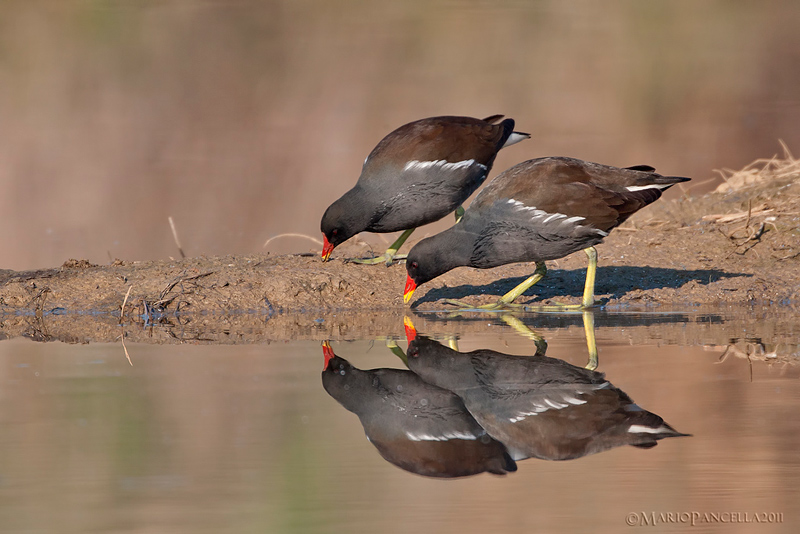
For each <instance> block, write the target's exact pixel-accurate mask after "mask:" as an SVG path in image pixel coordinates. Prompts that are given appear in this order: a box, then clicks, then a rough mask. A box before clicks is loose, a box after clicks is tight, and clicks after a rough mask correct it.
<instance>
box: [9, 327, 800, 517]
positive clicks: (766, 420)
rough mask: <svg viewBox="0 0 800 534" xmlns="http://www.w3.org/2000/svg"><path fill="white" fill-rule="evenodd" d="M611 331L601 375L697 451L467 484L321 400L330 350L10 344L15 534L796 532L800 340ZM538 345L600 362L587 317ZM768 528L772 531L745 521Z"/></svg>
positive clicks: (504, 341)
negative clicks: (679, 339)
mask: <svg viewBox="0 0 800 534" xmlns="http://www.w3.org/2000/svg"><path fill="white" fill-rule="evenodd" d="M612 322H615V323H616V324H617V326H602V325H600V324H599V323H598V327H597V329H596V336H597V347H598V352H599V367H598V371H601V372H603V373H605V375H606V376H605V378H606V380H608V381H609V382H611V383H612V384H613V385H614V387H616V388H619V389H620V390H622V391H624V392H625V393H626V394H627V395H629V396H630V397H631V398H632V399H633V400H634V401H635V402H636V403H637V404H638V405H639V406H641V407H642V408H643V409H644V410H647V411H650V412H653V413H655V414H658V416H660V417H662V418H663V419H664V421H666V423H668V424H669V425H670V426H672V427H673V428H674V429H675V430H677V431H678V432H682V433H687V434H692V436H691V437H674V438H668V439H663V440H661V441H659V442H658V445H657V446H655V447H653V448H649V449H642V448H635V447H631V446H627V445H626V446H619V447H615V448H611V449H609V450H606V451H603V452H598V453H596V454H590V455H587V456H584V457H581V458H578V459H574V460H567V461H546V460H541V459H533V458H531V459H526V460H518V461H517V462H516V467H517V470H516V472H510V473H508V474H507V475H504V476H498V475H492V474H488V473H483V474H479V475H475V476H469V477H464V478H459V479H452V480H443V479H437V478H429V477H423V476H420V475H417V474H412V473H410V472H407V471H405V470H402V469H400V468H399V467H397V466H395V465H393V464H392V463H389V462H387V461H386V460H384V459H383V458H382V457H381V455H380V454H379V452H378V450H377V449H376V446H375V445H373V444H372V443H371V442H370V441H368V440H367V439H365V432H364V428H363V427H362V425H361V422H360V421H359V418H358V417H357V416H356V415H355V414H354V413H351V412H350V411H348V410H347V409H345V408H344V407H343V406H342V405H341V404H340V403H339V402H337V400H335V399H334V398H333V397H332V396H331V395H330V394H329V393H328V392H326V390H325V389H324V388H323V380H322V371H323V365H324V356H323V349H322V347H321V346H320V342H319V341H311V340H303V341H286V342H282V343H270V344H261V345H233V346H231V345H227V346H220V345H147V344H132V343H128V344H127V348H128V352H129V353H130V357H131V359H132V362H133V366H131V365H129V364H128V362H127V360H126V358H125V354H124V352H123V349H122V346H121V345H119V344H89V345H68V344H63V343H33V342H31V341H27V340H20V339H15V340H8V341H4V342H2V343H0V525H2V531H3V532H195V533H196V532H387V533H388V532H398V533H399V532H409V531H419V532H481V533H486V532H562V531H564V532H590V531H593V532H619V531H622V530H638V529H640V528H641V529H649V530H651V531H658V532H672V531H674V532H687V531H689V532H706V531H719V532H795V531H796V528H797V526H798V525H800V512H798V506H797V503H798V502H800V483H799V482H798V480H800V418H798V417H797V407H798V405H800V380H798V377H800V366H798V365H797V362H798V358H800V356H798V353H799V352H800V350H799V349H798V347H797V345H785V344H784V345H779V346H777V347H776V346H774V345H771V344H770V343H769V342H768V341H766V340H762V341H764V343H763V345H759V344H758V343H757V342H756V341H755V340H753V339H750V340H749V341H745V340H739V341H737V342H736V344H735V346H732V347H726V346H724V345H719V344H714V345H710V344H708V343H700V342H697V344H691V343H685V344H678V345H675V344H671V345H667V344H662V343H661V340H659V339H655V337H656V336H657V334H653V335H652V337H651V338H650V339H649V340H646V342H641V341H640V338H641V336H637V335H635V330H636V329H637V328H641V327H637V326H635V325H633V326H632V325H627V326H626V324H625V319H624V316H620V317H618V318H616V319H615V321H609V320H608V318H606V320H605V322H604V323H603V324H609V323H612ZM724 325H725V322H724V321H720V323H719V325H718V327H719V328H723V327H724ZM710 328H712V329H713V328H715V326H713V325H712V326H711V327H710ZM473 330H475V328H473ZM537 332H538V333H539V334H541V335H542V336H543V338H545V339H546V340H547V344H548V347H547V353H546V354H547V356H549V357H551V358H557V359H560V360H563V361H565V362H567V363H569V364H572V365H574V366H577V367H582V366H584V365H585V364H586V362H587V358H588V352H587V351H588V349H587V343H586V338H585V334H584V329H583V327H582V326H581V325H580V321H577V322H575V323H574V324H573V326H570V327H568V328H540V329H538V330H537ZM421 334H424V332H421ZM438 337H439V341H440V342H441V343H442V345H443V346H446V345H447V344H448V341H449V340H448V339H446V336H444V337H442V336H438ZM454 337H457V338H458V340H457V345H458V349H459V350H460V351H461V352H469V351H474V350H486V349H488V350H494V351H497V352H500V353H503V354H506V355H518V356H528V357H532V356H533V355H534V354H535V352H536V345H535V344H534V341H533V340H532V339H530V338H529V337H525V336H523V335H521V334H520V332H519V331H517V330H515V329H513V328H511V327H509V326H501V325H500V324H499V321H487V324H486V328H485V329H483V330H481V329H478V330H476V331H470V332H464V333H460V334H458V335H457V336H454ZM633 340H636V341H635V342H634V341H633ZM397 344H398V345H399V348H400V349H402V350H403V351H404V350H405V348H406V342H405V340H398V342H397ZM331 349H332V351H333V352H334V353H335V354H336V355H337V356H338V357H340V358H344V359H345V360H347V361H348V362H349V364H351V365H353V366H354V367H356V368H358V369H375V368H395V369H405V366H404V364H403V361H402V360H401V359H400V358H399V357H398V355H397V354H395V353H393V352H392V351H390V350H389V348H387V346H386V342H385V340H367V339H361V340H355V341H350V342H337V341H332V342H331ZM726 350H727V355H725V356H724V357H722V356H723V354H724V353H725V351H726ZM395 352H397V350H395ZM771 352H772V353H773V354H770V353H771ZM748 355H749V356H748ZM772 356H777V357H772ZM721 357H722V358H721ZM467 358H468V357H467ZM412 368H413V365H412ZM407 372H409V373H410V371H407ZM467 404H468V403H467ZM540 415H541V414H540ZM536 417H538V416H536ZM693 512H694V513H696V515H694V516H691V515H690V514H692V513H693ZM653 513H654V514H655V515H653ZM642 514H645V516H646V519H643V515H642ZM680 514H684V515H682V516H681V515H680ZM704 514H708V516H706V515H704ZM711 514H715V517H716V518H717V519H714V517H712V516H711ZM726 514H727V515H726ZM754 514H761V515H760V516H758V519H765V520H767V521H772V522H773V523H772V524H758V525H756V524H752V523H748V524H745V523H743V521H755V520H756V516H754ZM770 514H772V515H770ZM781 514H782V515H781ZM653 518H655V520H656V521H657V522H659V525H658V526H656V527H655V528H653V527H650V526H633V527H630V526H627V524H626V522H631V523H635V524H636V525H642V524H643V523H644V522H645V521H652V520H653ZM692 520H694V521H695V523H696V524H695V526H692V525H691V524H690V523H691V521H692ZM722 521H725V523H722ZM734 522H735V524H734Z"/></svg>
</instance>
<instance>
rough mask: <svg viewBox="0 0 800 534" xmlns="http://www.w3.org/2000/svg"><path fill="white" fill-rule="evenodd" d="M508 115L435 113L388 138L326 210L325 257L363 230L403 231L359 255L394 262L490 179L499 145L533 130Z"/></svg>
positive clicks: (504, 144)
mask: <svg viewBox="0 0 800 534" xmlns="http://www.w3.org/2000/svg"><path fill="white" fill-rule="evenodd" d="M502 118H503V116H502V115H493V116H491V117H487V118H485V119H483V120H480V119H475V118H472V117H431V118H428V119H422V120H418V121H415V122H411V123H409V124H406V125H404V126H401V127H400V128H398V129H396V130H395V131H393V132H391V133H390V134H389V135H387V136H386V137H384V138H383V140H381V142H380V143H378V145H377V146H376V147H375V148H374V149H373V150H372V152H371V153H370V154H369V156H367V159H366V160H364V166H363V168H362V170H361V176H360V177H359V178H358V182H357V183H356V185H355V186H354V187H353V188H352V189H350V190H349V191H348V192H347V193H345V194H344V195H343V196H342V197H341V198H340V199H338V200H337V201H336V202H334V203H333V204H331V205H330V207H328V209H327V210H326V211H325V214H324V215H323V216H322V222H321V223H320V228H321V230H322V234H323V238H324V244H323V249H322V259H323V261H327V260H328V258H329V257H330V255H331V252H333V249H334V247H336V246H337V245H339V244H341V243H343V242H344V241H346V240H348V239H350V238H351V237H353V236H354V235H356V234H358V233H359V232H364V231H367V232H379V233H387V232H396V231H400V230H404V232H403V234H402V235H401V236H400V237H399V238H398V239H397V241H395V242H394V243H393V244H392V245H391V246H390V247H389V249H388V250H387V251H386V253H385V254H384V255H383V256H379V257H377V258H371V259H368V260H356V261H358V262H359V263H372V264H374V263H381V262H386V264H387V265H388V264H391V262H392V260H393V259H394V258H395V253H396V252H397V250H398V249H399V248H400V246H401V245H402V244H403V243H404V242H405V240H406V239H407V238H408V236H409V235H411V232H412V231H413V230H414V228H416V227H418V226H422V225H424V224H428V223H432V222H434V221H438V220H439V219H441V218H442V217H444V216H445V215H447V214H448V213H451V212H453V211H456V210H457V209H460V207H461V204H462V203H463V202H464V201H465V200H466V199H467V198H469V196H470V195H471V194H472V193H473V192H475V190H476V189H477V188H478V187H480V185H481V184H482V183H483V182H484V180H485V179H486V176H487V175H488V174H489V171H490V170H491V168H492V164H493V163H494V159H495V156H497V152H498V151H499V150H500V149H501V148H503V147H506V146H509V145H512V144H514V143H517V142H519V141H521V140H523V139H527V138H528V137H530V136H529V135H528V134H525V133H520V132H515V131H514V120H513V119H505V120H503V121H500V119H502ZM498 121H499V122H498ZM458 215H459V213H457V214H456V216H457V217H458Z"/></svg>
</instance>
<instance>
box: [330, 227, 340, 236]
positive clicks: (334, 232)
mask: <svg viewBox="0 0 800 534" xmlns="http://www.w3.org/2000/svg"><path fill="white" fill-rule="evenodd" d="M338 233H339V230H338V229H337V228H334V229H333V230H332V231H331V234H332V235H336V234H338Z"/></svg>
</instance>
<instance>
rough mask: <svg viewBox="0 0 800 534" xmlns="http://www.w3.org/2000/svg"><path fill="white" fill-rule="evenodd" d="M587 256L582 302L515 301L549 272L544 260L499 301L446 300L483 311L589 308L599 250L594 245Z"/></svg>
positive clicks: (592, 304) (592, 297)
mask: <svg viewBox="0 0 800 534" xmlns="http://www.w3.org/2000/svg"><path fill="white" fill-rule="evenodd" d="M584 252H585V253H586V256H587V257H588V258H589V265H588V267H587V268H586V283H585V284H584V288H583V299H582V301H581V303H580V304H562V303H560V302H554V303H548V304H525V305H520V304H516V303H514V301H515V300H516V299H517V298H518V297H520V296H521V295H522V294H523V293H525V292H526V291H527V290H528V289H530V288H531V287H532V286H533V285H534V284H536V283H537V282H539V281H540V280H541V279H542V278H544V276H545V275H546V274H547V267H546V266H545V263H544V262H543V261H537V262H536V270H534V271H533V274H532V275H531V276H529V277H528V278H526V279H525V280H524V281H523V282H522V283H520V284H519V285H517V286H516V287H515V288H514V289H512V290H511V291H509V292H508V293H506V294H505V295H503V296H502V297H500V299H499V300H498V301H497V302H493V303H491V304H483V305H481V306H474V305H471V304H469V303H467V302H464V301H463V300H453V299H448V300H446V301H445V302H446V303H448V304H452V305H454V306H458V307H460V308H463V309H470V310H482V311H502V310H520V309H521V310H524V311H544V312H563V311H583V310H588V309H590V308H592V307H594V305H595V300H594V283H595V278H596V273H597V250H595V248H594V247H589V248H586V249H584Z"/></svg>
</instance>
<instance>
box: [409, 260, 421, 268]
mask: <svg viewBox="0 0 800 534" xmlns="http://www.w3.org/2000/svg"><path fill="white" fill-rule="evenodd" d="M411 268H412V269H419V263H417V262H415V261H412V262H411Z"/></svg>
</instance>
